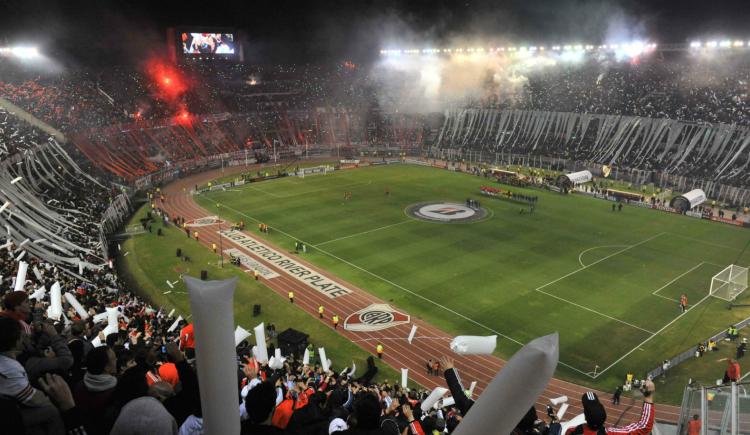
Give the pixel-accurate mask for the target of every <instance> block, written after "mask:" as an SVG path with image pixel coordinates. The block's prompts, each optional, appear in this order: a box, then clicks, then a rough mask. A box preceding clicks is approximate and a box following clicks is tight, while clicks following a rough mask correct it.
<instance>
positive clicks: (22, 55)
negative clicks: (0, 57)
mask: <svg viewBox="0 0 750 435" xmlns="http://www.w3.org/2000/svg"><path fill="white" fill-rule="evenodd" d="M10 54H12V55H13V56H15V57H17V58H19V59H32V58H35V57H37V56H39V51H38V50H37V48H36V47H11V48H10Z"/></svg>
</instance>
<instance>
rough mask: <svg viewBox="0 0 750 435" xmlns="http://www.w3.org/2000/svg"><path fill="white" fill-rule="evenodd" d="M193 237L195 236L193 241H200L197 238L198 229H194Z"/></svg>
mask: <svg viewBox="0 0 750 435" xmlns="http://www.w3.org/2000/svg"><path fill="white" fill-rule="evenodd" d="M193 237H195V241H196V242H199V241H200V240H198V231H196V232H194V233H193Z"/></svg>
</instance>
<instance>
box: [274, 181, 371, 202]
mask: <svg viewBox="0 0 750 435" xmlns="http://www.w3.org/2000/svg"><path fill="white" fill-rule="evenodd" d="M362 184H372V182H365V181H359V182H356V183H349V184H341V185H335V186H331V187H323V188H320V189H315V190H307V191H304V192H297V193H293V194H291V195H283V196H279V198H293V197H295V196H300V195H309V194H311V193H317V192H325V191H326V190H333V189H337V188H338V189H346V188H348V187H352V186H360V185H362Z"/></svg>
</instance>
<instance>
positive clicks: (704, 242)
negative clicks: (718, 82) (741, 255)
mask: <svg viewBox="0 0 750 435" xmlns="http://www.w3.org/2000/svg"><path fill="white" fill-rule="evenodd" d="M669 234H670V235H672V236H677V237H682V238H683V239H688V240H692V241H694V242H698V243H703V244H704V245H709V246H715V247H717V248H723V249H731V250H733V251H741V250H742V248H735V247H732V246H726V245H720V244H718V243H711V242H707V241H705V240H701V239H696V238H695V237H690V236H686V235H684V234H680V233H669Z"/></svg>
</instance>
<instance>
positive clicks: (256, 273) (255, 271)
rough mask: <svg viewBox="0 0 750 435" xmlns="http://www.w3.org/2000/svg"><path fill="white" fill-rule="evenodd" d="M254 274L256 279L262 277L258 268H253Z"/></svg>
mask: <svg viewBox="0 0 750 435" xmlns="http://www.w3.org/2000/svg"><path fill="white" fill-rule="evenodd" d="M253 276H254V277H255V280H256V281H258V279H260V272H258V269H255V270H253Z"/></svg>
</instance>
